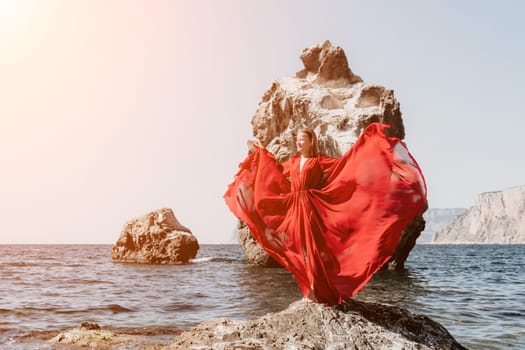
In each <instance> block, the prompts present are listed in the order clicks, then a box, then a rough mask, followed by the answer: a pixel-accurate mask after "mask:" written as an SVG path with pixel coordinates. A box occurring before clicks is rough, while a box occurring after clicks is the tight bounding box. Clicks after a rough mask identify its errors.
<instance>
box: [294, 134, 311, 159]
mask: <svg viewBox="0 0 525 350" xmlns="http://www.w3.org/2000/svg"><path fill="white" fill-rule="evenodd" d="M296 146H297V152H300V153H301V154H302V155H303V156H305V157H308V156H309V155H310V154H311V152H312V140H310V138H309V137H308V134H305V133H304V132H300V133H299V135H297V140H296Z"/></svg>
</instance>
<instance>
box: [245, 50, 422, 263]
mask: <svg viewBox="0 0 525 350" xmlns="http://www.w3.org/2000/svg"><path fill="white" fill-rule="evenodd" d="M301 60H302V62H303V64H304V69H303V70H302V71H300V72H298V73H297V74H296V75H295V77H290V78H282V79H279V80H277V81H275V82H274V83H273V84H272V85H271V86H270V88H269V89H268V90H267V91H266V92H265V93H264V95H263V97H262V99H261V101H260V102H259V106H258V108H257V111H256V112H255V115H254V116H253V118H252V127H253V135H254V136H255V138H256V139H257V140H258V141H259V142H260V143H261V144H262V145H263V146H265V147H266V148H267V149H268V150H270V152H272V153H273V154H274V155H275V156H276V158H277V159H278V160H279V161H280V162H283V161H286V160H287V159H288V158H290V157H291V156H292V155H293V154H295V153H296V152H297V150H296V147H295V136H296V134H297V130H298V129H299V128H301V127H303V126H309V127H311V128H313V129H314V130H315V131H316V133H317V135H318V136H319V148H320V151H321V152H322V153H324V154H326V155H328V156H332V157H339V156H341V155H342V154H343V153H344V152H346V151H347V150H348V149H349V148H350V147H351V146H352V144H353V143H354V142H355V141H356V140H357V138H358V137H359V135H360V134H361V131H362V130H363V129H364V128H366V127H367V126H368V125H369V124H371V123H373V122H382V123H385V124H389V125H390V126H391V128H390V129H389V130H388V133H389V134H390V135H391V136H396V137H398V138H400V139H404V137H405V127H404V125H403V119H402V118H401V110H400V107H399V102H398V101H397V100H396V98H395V97H394V92H393V90H390V89H386V88H384V87H383V86H380V85H374V84H367V83H364V82H363V80H362V79H361V78H360V77H358V76H357V75H355V74H354V73H353V72H352V70H351V69H350V67H349V65H348V61H347V58H346V55H345V53H344V51H343V49H342V48H340V47H338V46H332V45H331V43H330V42H329V41H326V42H324V43H323V44H321V45H317V46H312V47H310V48H306V49H304V50H303V53H302V54H301ZM416 221H417V222H415V223H414V224H413V225H411V226H410V227H409V228H407V229H406V230H405V232H404V233H403V237H402V238H401V240H400V244H399V245H398V249H397V252H396V254H395V257H394V258H393V260H391V261H390V262H389V264H387V266H388V267H389V268H392V269H402V268H403V266H404V262H405V260H406V258H407V257H408V254H409V252H410V250H411V249H412V247H413V246H414V244H415V242H416V239H417V237H419V234H420V233H421V231H422V230H423V229H424V226H425V221H424V220H423V218H422V217H419V218H416ZM240 226H241V228H240V229H239V241H240V243H241V247H242V248H243V251H244V253H245V255H246V257H247V260H248V262H249V263H251V264H254V265H259V266H275V265H276V262H275V261H273V259H271V258H270V257H268V256H266V257H265V255H266V253H265V252H264V251H263V250H262V248H260V247H259V248H257V247H258V245H257V243H256V242H255V241H254V240H253V238H251V234H250V232H249V230H248V229H247V228H246V227H243V226H242V225H240Z"/></svg>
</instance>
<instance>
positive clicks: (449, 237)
mask: <svg viewBox="0 0 525 350" xmlns="http://www.w3.org/2000/svg"><path fill="white" fill-rule="evenodd" d="M432 243H439V244H468V243H477V244H524V243H525V186H517V187H512V188H508V189H506V190H503V191H498V192H486V193H481V194H480V195H479V196H478V199H477V201H476V203H475V204H474V205H473V206H472V207H471V208H470V209H468V210H467V211H466V212H464V213H463V214H461V215H459V216H458V217H457V218H456V219H455V220H454V221H453V222H452V223H451V224H450V225H448V226H446V227H445V228H443V229H442V230H440V231H438V232H436V233H435V234H434V236H433V237H432Z"/></svg>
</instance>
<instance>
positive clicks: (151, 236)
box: [112, 208, 199, 264]
mask: <svg viewBox="0 0 525 350" xmlns="http://www.w3.org/2000/svg"><path fill="white" fill-rule="evenodd" d="M198 250H199V243H198V242H197V238H195V236H193V234H192V233H191V231H190V230H189V229H188V228H186V227H184V226H182V225H181V224H180V223H179V221H178V220H177V218H176V217H175V215H174V214H173V211H172V210H171V209H168V208H163V209H159V210H156V211H153V212H151V213H149V214H146V215H144V216H142V217H139V218H137V219H134V220H131V221H129V222H128V223H127V224H126V225H125V226H124V228H123V229H122V233H121V234H120V237H119V239H118V241H117V242H116V243H115V245H114V246H113V250H112V258H113V261H115V262H135V263H148V264H183V263H187V262H188V261H189V260H190V259H193V258H195V256H196V255H197V251H198Z"/></svg>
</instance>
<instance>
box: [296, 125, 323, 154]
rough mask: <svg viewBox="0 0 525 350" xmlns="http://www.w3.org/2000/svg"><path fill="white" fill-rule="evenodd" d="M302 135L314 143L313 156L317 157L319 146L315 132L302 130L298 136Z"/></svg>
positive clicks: (306, 129) (307, 129) (298, 132)
mask: <svg viewBox="0 0 525 350" xmlns="http://www.w3.org/2000/svg"><path fill="white" fill-rule="evenodd" d="M300 133H303V134H305V135H306V136H308V139H309V140H310V141H311V142H312V156H314V157H316V156H317V154H318V153H319V145H318V144H317V135H316V134H315V131H314V130H313V129H311V128H301V129H299V131H297V135H299V134H300Z"/></svg>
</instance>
